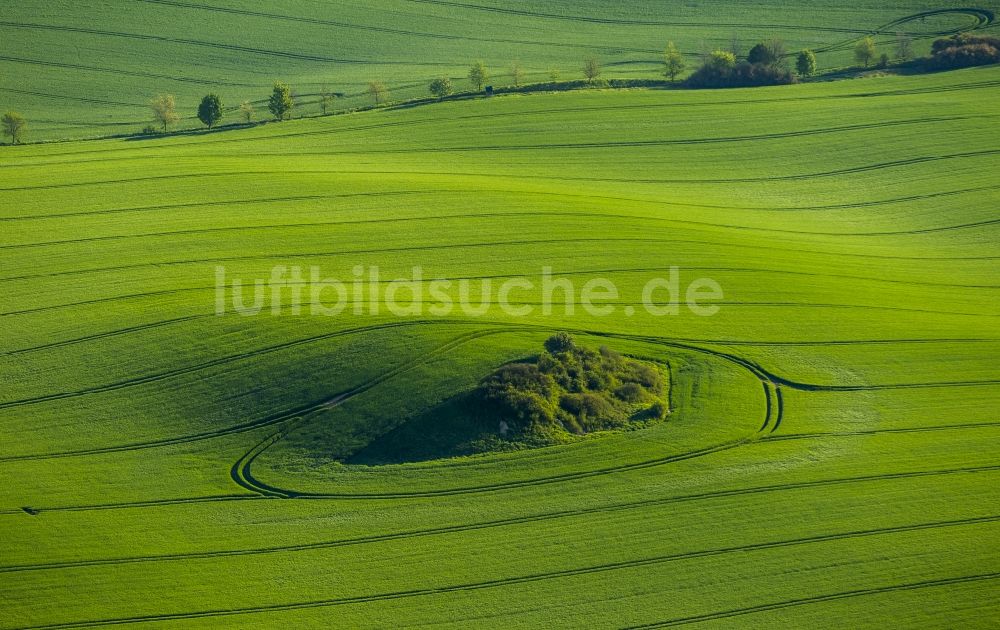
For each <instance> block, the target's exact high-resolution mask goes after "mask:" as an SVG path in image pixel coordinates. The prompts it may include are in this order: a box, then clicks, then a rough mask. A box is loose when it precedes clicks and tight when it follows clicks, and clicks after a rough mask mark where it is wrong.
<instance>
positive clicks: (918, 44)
mask: <svg viewBox="0 0 1000 630" xmlns="http://www.w3.org/2000/svg"><path fill="white" fill-rule="evenodd" d="M671 4H676V6H670V5H671ZM8 5H9V6H5V7H4V12H3V15H2V16H0V42H2V43H0V109H3V110H4V111H6V110H7V109H14V110H17V111H20V112H22V113H23V114H25V115H26V116H27V117H28V118H29V120H30V121H31V128H32V132H31V137H32V138H33V139H35V140H49V139H57V138H80V137H93V136H106V135H111V134H131V133H136V132H138V131H140V130H141V129H142V128H143V127H144V126H146V125H147V124H149V123H150V122H151V114H150V112H149V108H148V106H147V105H148V102H149V100H150V99H151V98H152V97H153V96H154V95H156V94H159V93H164V92H166V93H171V94H175V95H176V96H177V103H178V109H179V114H180V115H181V116H182V120H181V122H180V126H181V127H182V128H190V127H197V126H199V124H198V121H197V119H196V118H195V112H196V109H197V105H198V101H199V100H200V99H201V97H202V96H203V95H204V94H206V93H207V92H209V91H215V92H218V93H219V94H220V95H221V96H222V98H223V102H224V103H225V105H226V106H227V109H228V110H229V122H234V121H235V120H236V118H237V115H236V113H235V110H236V109H237V106H238V105H239V104H240V103H241V102H242V101H244V100H249V101H252V102H254V103H255V105H256V107H257V110H258V114H259V115H260V117H261V118H264V117H266V116H264V115H265V114H266V109H265V99H266V97H267V96H268V94H269V92H270V88H271V85H272V83H273V82H274V81H275V80H283V81H286V82H288V83H290V84H291V86H292V88H293V89H294V91H295V93H296V96H297V101H298V108H297V109H296V115H311V114H316V113H318V111H319V105H318V101H319V96H318V95H319V93H320V92H321V90H323V88H324V87H325V88H326V89H328V90H329V91H331V92H333V93H335V94H337V95H338V96H339V98H338V99H337V103H336V108H337V109H349V108H356V107H359V106H365V105H367V104H369V102H370V101H369V100H368V97H367V96H365V95H364V90H365V87H366V86H367V84H368V82H369V81H373V80H380V81H383V82H385V84H386V85H387V86H388V87H389V89H390V92H391V97H392V98H393V99H397V100H399V99H409V98H414V97H425V96H427V84H428V82H429V81H430V80H431V79H433V78H435V77H439V76H448V77H453V78H454V80H455V84H456V88H458V89H459V90H464V89H468V86H469V83H468V80H467V79H466V78H465V77H466V76H467V73H468V67H469V64H470V63H472V61H473V60H476V59H482V60H483V61H485V62H486V64H487V66H488V67H489V69H490V70H491V74H492V81H491V83H495V84H496V85H498V86H502V85H509V84H511V82H512V80H511V77H510V68H511V64H512V63H513V62H514V61H515V60H517V61H519V62H520V64H521V65H522V67H523V69H524V72H525V74H526V80H527V81H529V82H530V81H548V80H549V75H550V72H551V71H552V70H556V71H557V72H558V74H559V76H560V78H561V79H562V80H570V79H581V78H582V68H583V64H584V60H585V59H586V58H588V57H591V56H594V57H597V58H598V59H599V60H600V61H601V62H602V64H603V65H604V67H605V74H606V76H608V77H615V78H638V79H647V78H662V75H661V66H662V53H663V50H664V47H665V46H666V43H667V41H674V42H676V44H677V46H678V48H679V49H680V50H681V51H682V53H683V54H685V55H686V56H687V57H688V65H689V66H693V65H694V64H695V63H696V62H697V59H698V57H699V56H700V55H703V54H705V53H707V52H708V51H710V50H712V49H713V48H717V47H730V46H731V45H732V44H733V43H734V41H735V43H736V44H737V48H738V49H739V50H742V51H743V53H744V54H745V53H746V51H747V50H748V49H749V48H750V47H751V46H752V45H753V44H754V43H755V42H757V41H760V40H762V39H771V38H781V39H783V40H784V41H785V42H786V44H787V47H788V50H790V51H798V50H799V49H801V48H811V49H814V50H815V51H816V52H817V57H818V65H819V69H820V70H821V71H831V70H836V69H840V68H844V67H846V66H850V65H853V64H854V61H853V58H852V56H851V47H852V46H853V44H854V42H856V41H857V40H859V39H860V38H862V37H863V36H865V35H868V34H874V36H875V38H876V40H877V42H878V43H879V45H880V46H881V47H882V50H884V51H885V52H887V53H889V54H892V49H893V46H894V42H895V40H896V38H897V36H898V34H900V33H904V34H907V35H909V36H911V37H912V38H913V40H914V50H915V52H917V53H918V54H925V53H926V52H927V50H928V49H929V47H930V42H931V41H932V40H933V39H934V38H935V37H937V36H939V35H942V34H948V33H953V32H958V31H962V30H967V29H973V28H985V31H986V32H992V33H995V32H996V23H995V22H993V21H992V15H991V12H996V11H997V9H998V6H997V5H996V4H995V3H992V2H990V3H981V6H982V8H969V7H967V5H965V4H963V3H961V2H950V3H946V4H943V3H942V2H940V1H938V2H927V1H923V0H917V1H914V0H906V1H901V0H889V1H875V0H861V1H859V2H852V3H849V4H843V5H838V4H826V5H821V6H817V5H816V4H815V3H809V2H804V1H803V0H791V1H790V2H784V3H774V2H761V1H759V0H750V1H741V2H733V0H699V1H698V2H690V3H685V4H680V3H663V5H664V6H655V5H653V6H650V3H648V2H641V1H639V0H628V1H627V2H599V1H597V0H582V1H571V0H552V1H549V2H545V3H539V2H533V1H528V0H488V1H477V2H466V1H458V0H455V1H452V0H371V1H369V2H365V3H364V4H363V5H357V6H354V5H351V4H349V3H339V2H338V3H335V4H332V5H331V4H328V3H324V2H315V1H312V0H285V1H283V2H281V3H280V4H276V5H275V6H270V7H268V6H254V7H247V6H246V3H243V2H239V1H238V0H212V1H211V2H194V1H189V0H123V1H122V2H118V3H112V2H75V1H73V0H55V1H54V2H47V3H40V2H36V1H31V2H17V3H14V2H11V3H8Z"/></svg>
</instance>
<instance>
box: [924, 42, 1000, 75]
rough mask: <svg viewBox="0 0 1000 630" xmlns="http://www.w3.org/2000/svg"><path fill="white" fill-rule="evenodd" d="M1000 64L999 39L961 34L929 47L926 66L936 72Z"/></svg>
mask: <svg viewBox="0 0 1000 630" xmlns="http://www.w3.org/2000/svg"><path fill="white" fill-rule="evenodd" d="M991 63H1000V38H996V37H989V36H985V35H971V34H969V33H962V34H960V35H952V36H951V37H948V38H945V39H939V40H937V41H935V42H934V44H933V45H932V46H931V57H930V60H929V62H928V65H929V66H930V67H931V68H934V69H937V70H947V69H949V68H966V67H969V66H984V65H987V64H991Z"/></svg>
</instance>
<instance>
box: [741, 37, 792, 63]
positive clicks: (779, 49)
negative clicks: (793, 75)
mask: <svg viewBox="0 0 1000 630" xmlns="http://www.w3.org/2000/svg"><path fill="white" fill-rule="evenodd" d="M784 57H785V42H783V41H781V40H780V39H772V40H771V41H769V42H761V43H759V44H757V45H755V46H754V47H753V48H751V49H750V52H749V53H747V62H749V63H753V64H761V65H765V66H776V65H779V64H783V63H784Z"/></svg>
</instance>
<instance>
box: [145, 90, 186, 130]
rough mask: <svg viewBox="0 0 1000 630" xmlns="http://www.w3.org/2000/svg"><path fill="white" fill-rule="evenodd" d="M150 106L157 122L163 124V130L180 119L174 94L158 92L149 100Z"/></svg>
mask: <svg viewBox="0 0 1000 630" xmlns="http://www.w3.org/2000/svg"><path fill="white" fill-rule="evenodd" d="M149 108H150V109H152V110H153V117H154V118H156V120H157V122H159V123H160V124H161V125H163V131H166V130H167V126H168V125H172V124H174V123H175V122H177V121H178V120H179V118H178V116H177V106H176V104H175V103H174V95H173V94H157V95H156V96H155V97H153V99H152V100H151V101H149Z"/></svg>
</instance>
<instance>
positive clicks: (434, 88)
mask: <svg viewBox="0 0 1000 630" xmlns="http://www.w3.org/2000/svg"><path fill="white" fill-rule="evenodd" d="M430 90H431V94H433V95H434V96H436V97H438V98H444V97H446V96H448V95H449V94H451V93H452V92H453V91H454V90H453V89H452V87H451V79H449V78H448V77H441V78H440V79H434V80H433V81H431V86H430Z"/></svg>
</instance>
